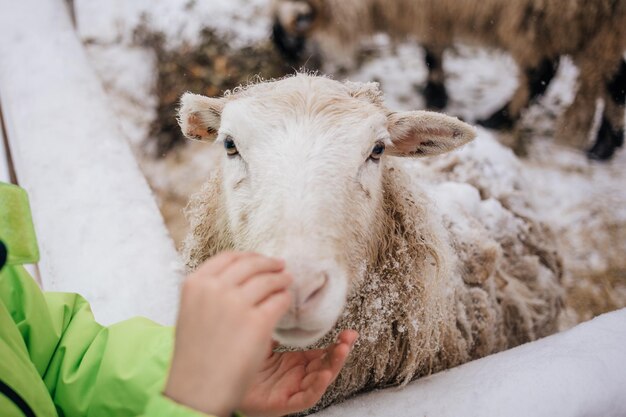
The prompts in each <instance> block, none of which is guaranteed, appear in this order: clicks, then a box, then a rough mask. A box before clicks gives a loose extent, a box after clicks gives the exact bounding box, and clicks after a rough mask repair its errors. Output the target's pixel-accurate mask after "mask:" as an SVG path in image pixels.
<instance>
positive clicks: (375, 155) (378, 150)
mask: <svg viewBox="0 0 626 417" xmlns="http://www.w3.org/2000/svg"><path fill="white" fill-rule="evenodd" d="M383 153H385V144H384V143H383V142H376V145H374V148H373V149H372V153H371V154H370V159H371V160H373V161H378V160H380V157H381V156H383Z"/></svg>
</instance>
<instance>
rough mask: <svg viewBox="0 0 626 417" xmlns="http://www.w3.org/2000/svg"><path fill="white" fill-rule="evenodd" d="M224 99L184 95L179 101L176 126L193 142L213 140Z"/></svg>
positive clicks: (218, 126)
mask: <svg viewBox="0 0 626 417" xmlns="http://www.w3.org/2000/svg"><path fill="white" fill-rule="evenodd" d="M225 104H226V103H225V99H223V98H210V97H205V96H201V95H199V94H192V93H185V94H183V96H182V97H181V99H180V108H179V109H178V124H179V125H180V128H181V130H182V131H183V135H185V137H187V138H189V139H195V140H213V139H215V137H216V136H217V131H218V130H219V128H220V122H221V119H222V110H224V105H225Z"/></svg>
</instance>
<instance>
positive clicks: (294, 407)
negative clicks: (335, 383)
mask: <svg viewBox="0 0 626 417" xmlns="http://www.w3.org/2000/svg"><path fill="white" fill-rule="evenodd" d="M331 382H332V374H331V372H330V371H328V370H324V371H320V372H316V373H314V374H311V375H307V376H306V377H305V378H304V379H303V380H302V385H301V386H302V387H303V389H302V390H301V391H299V392H297V393H295V394H293V395H292V396H291V397H290V398H289V399H288V400H287V405H288V407H289V408H290V409H291V412H292V413H293V412H298V411H302V410H305V409H307V408H311V407H313V406H314V405H315V404H317V402H318V401H319V400H320V398H322V395H324V393H325V392H326V389H327V388H328V386H329V385H330V383H331Z"/></svg>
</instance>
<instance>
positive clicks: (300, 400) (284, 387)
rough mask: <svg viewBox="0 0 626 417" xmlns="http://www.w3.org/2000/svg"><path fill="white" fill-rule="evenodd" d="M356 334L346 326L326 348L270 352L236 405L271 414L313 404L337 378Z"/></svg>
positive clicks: (252, 412) (252, 413)
mask: <svg viewBox="0 0 626 417" xmlns="http://www.w3.org/2000/svg"><path fill="white" fill-rule="evenodd" d="M357 337H358V333H357V332H355V331H353V330H345V331H343V332H341V334H340V335H339V337H338V338H337V343H335V344H334V345H331V346H329V347H327V348H326V349H317V350H309V351H306V352H271V353H270V356H269V357H267V359H266V360H265V363H264V364H263V366H262V368H261V370H260V371H259V372H258V373H257V375H256V377H255V378H254V382H253V383H252V385H251V386H250V389H249V390H248V392H246V394H245V396H244V399H243V402H242V403H241V405H240V406H239V409H240V410H241V411H242V412H243V413H244V414H246V415H249V416H264V417H272V416H282V415H285V414H291V413H297V412H300V411H304V410H306V409H308V408H311V407H313V406H314V405H315V404H316V403H317V402H318V401H319V400H320V398H321V397H322V395H324V393H325V392H326V390H327V389H328V386H329V385H330V384H331V383H332V382H333V381H334V380H335V378H337V375H338V374H339V371H340V370H341V368H342V367H343V365H344V363H345V362H346V359H347V358H348V354H349V353H350V350H351V348H352V346H353V345H354V342H356V339H357Z"/></svg>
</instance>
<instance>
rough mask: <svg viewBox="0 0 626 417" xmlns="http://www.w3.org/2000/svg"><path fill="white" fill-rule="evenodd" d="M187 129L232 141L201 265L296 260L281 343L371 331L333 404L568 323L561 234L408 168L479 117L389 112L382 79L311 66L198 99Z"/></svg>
mask: <svg viewBox="0 0 626 417" xmlns="http://www.w3.org/2000/svg"><path fill="white" fill-rule="evenodd" d="M179 122H180V125H181V128H182V131H183V133H184V134H185V135H186V136H187V137H189V138H193V139H198V140H208V141H213V140H215V141H217V142H218V143H219V144H220V145H222V146H224V151H223V156H222V157H221V158H219V160H218V161H217V162H216V165H215V167H214V170H213V173H212V175H211V177H210V178H208V179H207V182H206V185H205V187H204V188H203V189H202V190H201V191H200V192H199V193H198V194H196V195H195V196H194V197H193V198H192V200H191V202H190V206H189V208H188V213H187V214H188V217H189V219H190V222H191V231H190V234H189V235H188V237H187V239H186V241H185V245H184V254H185V257H186V260H187V264H188V266H189V267H190V268H192V269H193V268H195V267H196V266H198V265H199V264H200V263H201V262H202V261H204V260H205V259H207V258H208V257H210V256H211V255H213V254H215V253H217V252H219V251H222V250H232V249H236V250H252V251H257V252H261V253H264V254H268V255H272V256H279V257H282V258H285V259H286V262H287V267H288V269H289V270H290V271H291V272H292V273H293V275H294V278H295V280H294V285H293V289H292V291H293V300H294V303H293V306H292V308H291V309H290V311H289V313H288V314H287V315H286V316H285V317H284V318H283V319H282V320H281V322H280V323H279V325H278V327H277V329H276V331H275V337H276V339H277V340H278V341H280V342H281V343H283V344H284V345H286V346H292V347H304V346H308V345H311V344H316V343H317V344H324V343H328V342H329V341H330V340H331V339H332V337H334V335H335V334H336V333H337V331H338V329H343V328H353V329H356V330H357V331H358V332H359V333H360V335H361V337H360V341H359V342H358V344H357V346H356V347H355V351H354V353H353V354H352V356H351V359H350V362H349V363H348V365H347V366H346V368H345V369H344V371H343V372H342V373H341V375H340V377H339V378H338V380H337V381H336V383H335V384H334V385H333V387H332V389H331V390H330V391H329V392H328V393H327V395H326V396H325V397H324V398H323V400H322V401H321V403H320V404H318V406H319V407H321V406H324V405H328V404H330V403H331V402H334V401H339V400H341V399H343V398H346V397H347V396H350V395H352V394H354V393H356V392H359V391H363V390H366V389H372V388H375V387H383V386H388V385H392V384H400V383H406V382H408V381H410V380H411V379H414V378H417V377H419V376H423V375H426V374H429V373H432V372H435V371H438V370H442V369H446V368H449V367H452V366H455V365H458V364H460V363H463V362H466V361H468V360H470V359H473V358H477V357H481V356H484V355H488V354H490V353H493V352H496V351H499V350H503V349H506V348H509V347H512V346H515V345H518V344H520V343H524V342H527V341H530V340H534V339H536V338H539V337H542V336H545V335H548V334H550V333H553V332H555V331H556V330H557V321H558V316H559V312H560V309H561V287H560V285H559V280H560V276H561V266H560V260H559V257H558V255H557V254H556V252H555V250H554V249H553V248H552V246H551V237H550V234H549V232H548V231H547V230H546V229H545V228H543V227H542V226H541V225H539V224H536V223H535V222H533V221H532V220H531V219H530V218H529V216H528V215H527V213H523V212H517V211H516V210H515V209H514V208H506V207H504V206H503V205H502V203H501V202H500V201H498V200H496V199H483V198H482V197H481V194H480V193H479V192H478V190H477V189H476V188H474V187H472V186H470V185H464V184H455V183H447V182H444V183H438V182H437V181H433V180H432V179H429V178H426V177H425V178H424V179H423V181H421V180H420V179H419V177H415V175H414V174H412V173H411V171H410V170H408V169H406V168H405V165H404V164H405V163H404V162H403V160H404V161H407V160H408V158H403V157H422V156H424V157H427V156H434V155H439V154H442V153H446V152H449V151H451V150H453V149H455V148H457V147H459V146H462V145H463V144H465V143H467V142H469V141H471V140H472V139H473V137H474V135H475V133H474V130H473V129H472V128H471V127H470V126H469V125H467V124H465V123H463V122H461V121H459V120H457V119H455V118H452V117H448V116H445V115H442V114H437V113H431V112H423V111H414V112H392V111H389V110H388V109H387V108H385V106H384V104H383V99H382V94H381V93H380V91H379V89H378V86H377V84H375V83H368V84H359V83H350V82H346V83H340V82H338V81H333V80H330V79H327V78H323V77H315V76H310V75H306V74H299V75H297V76H294V77H290V78H285V79H282V80H279V81H274V82H266V83H259V84H255V85H250V86H248V87H245V88H241V89H238V90H235V91H234V92H232V93H227V94H226V95H225V96H224V97H222V98H208V97H204V96H200V95H195V94H190V93H187V94H185V95H184V96H183V97H182V101H181V108H180V112H179ZM437 205H439V207H438V206H437Z"/></svg>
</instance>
